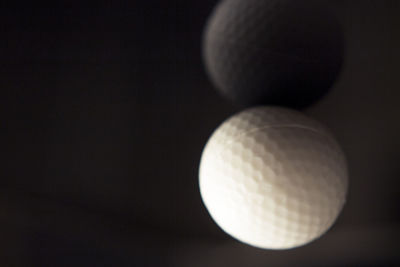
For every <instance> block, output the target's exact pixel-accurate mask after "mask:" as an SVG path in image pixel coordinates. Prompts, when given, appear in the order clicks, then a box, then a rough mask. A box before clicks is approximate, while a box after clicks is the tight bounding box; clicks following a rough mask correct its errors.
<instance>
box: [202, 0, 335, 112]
mask: <svg viewBox="0 0 400 267" xmlns="http://www.w3.org/2000/svg"><path fill="white" fill-rule="evenodd" d="M203 58H204V62H205V65H206V69H207V72H208V74H209V77H210V78H211V81H212V82H213V83H214V85H215V86H216V87H217V89H219V90H220V92H221V93H222V94H223V95H225V96H226V97H228V98H229V99H231V100H233V101H234V102H236V103H239V104H244V105H254V104H274V105H285V106H289V107H292V108H303V107H306V106H308V105H310V104H312V103H313V102H315V101H316V100H318V99H319V98H320V97H321V96H323V95H324V94H325V93H326V92H327V91H328V89H329V88H330V87H331V85H332V84H333V82H334V81H335V79H336V77H337V75H338V73H339V70H340V67H341V64H342V60H343V35H342V31H341V27H340V25H339V24H338V22H337V21H336V20H335V18H334V17H333V15H332V14H330V13H329V10H327V7H326V6H322V5H320V3H317V2H314V1H310V0H308V1H298V0H225V1H221V2H220V3H219V4H218V5H217V6H216V8H215V9H214V11H213V12H212V14H211V15H210V18H209V19H208V22H207V24H206V26H205V31H204V38H203Z"/></svg>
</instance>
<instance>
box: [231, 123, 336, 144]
mask: <svg viewBox="0 0 400 267" xmlns="http://www.w3.org/2000/svg"><path fill="white" fill-rule="evenodd" d="M269 128H275V129H276V128H300V129H304V130H308V131H311V132H314V133H317V134H319V135H322V136H325V137H327V138H329V139H330V140H332V139H334V138H332V136H330V135H328V134H325V133H324V132H321V131H318V130H316V129H313V128H310V127H306V126H302V125H298V124H277V125H268V126H262V127H258V128H253V129H251V130H248V131H246V132H243V133H240V134H239V135H237V136H235V137H234V138H233V140H229V141H228V142H226V143H225V144H230V143H232V142H233V141H234V140H237V139H239V138H240V137H242V136H244V135H246V134H249V133H254V132H258V131H260V130H264V129H269Z"/></svg>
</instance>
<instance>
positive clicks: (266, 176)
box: [199, 107, 348, 249]
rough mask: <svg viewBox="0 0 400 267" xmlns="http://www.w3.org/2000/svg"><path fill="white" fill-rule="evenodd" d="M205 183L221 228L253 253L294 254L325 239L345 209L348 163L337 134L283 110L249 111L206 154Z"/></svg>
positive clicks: (203, 186) (227, 126) (235, 118)
mask: <svg viewBox="0 0 400 267" xmlns="http://www.w3.org/2000/svg"><path fill="white" fill-rule="evenodd" d="M199 184H200V192H201V196H202V199H203V202H204V204H205V206H206V208H207V210H208V211H209V213H210V215H211V217H212V218H213V219H214V221H215V222H216V223H217V224H218V225H219V226H220V227H221V228H222V229H223V230H224V231H225V232H226V233H228V234H229V235H231V236H233V237H234V238H236V239H238V240H240V241H242V242H244V243H247V244H249V245H252V246H256V247H259V248H265V249H289V248H293V247H297V246H301V245H305V244H307V243H309V242H311V241H313V240H315V239H316V238H318V237H320V236H321V235H322V234H324V233H325V232H326V231H327V230H328V229H329V228H330V227H331V226H332V224H333V223H334V222H335V220H336V218H337V217H338V215H339V213H340V211H341V210H342V207H343V205H344V203H345V199H346V194H347V187H348V177H347V165H346V161H345V156H344V154H343V152H342V150H341V149H340V147H339V145H338V144H337V142H336V141H335V139H334V137H333V136H332V135H331V133H330V132H329V131H328V130H327V129H326V128H325V127H324V126H322V125H321V124H319V123H318V122H316V121H314V120H312V119H310V118H308V117H306V116H304V115H303V114H301V113H299V112H297V111H293V110H289V109H285V108H278V107H255V108H250V109H247V110H245V111H242V112H240V113H238V114H236V115H234V116H232V117H231V118H229V119H228V120H226V121H225V122H224V123H222V125H221V126H220V127H219V128H218V129H217V130H216V131H215V132H214V133H213V135H212V136H211V138H210V139H209V141H208V143H207V144H206V147H205V148H204V151H203V154H202V157H201V162H200V169H199Z"/></svg>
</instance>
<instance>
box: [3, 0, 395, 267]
mask: <svg viewBox="0 0 400 267" xmlns="http://www.w3.org/2000/svg"><path fill="white" fill-rule="evenodd" d="M128 3H129V4H125V5H118V4H111V3H108V4H98V5H97V6H90V7H89V6H84V5H77V4H70V3H65V4H59V3H58V4H54V5H53V6H46V7H39V6H38V5H37V4H31V5H28V4H26V5H21V6H20V7H18V8H3V9H1V10H0V12H1V13H0V20H1V25H2V30H1V34H2V40H3V41H2V42H1V43H0V70H1V72H0V88H1V90H0V101H1V102H0V107H1V109H0V122H1V132H2V139H1V140H2V143H1V144H2V146H1V152H2V156H3V157H2V158H3V164H2V167H1V177H2V178H1V187H0V190H1V194H0V222H1V225H2V227H1V231H0V236H1V243H0V244H1V250H0V265H2V266H82V265H83V266H110V265H114V266H251V267H252V266H265V265H273V266H279V265H287V266H298V265H299V264H300V265H302V264H303V265H315V266H319V265H328V266H329V265H331V266H337V265H355V264H358V265H367V266H368V265H378V264H380V265H385V264H395V263H399V255H398V241H397V240H398V239H399V238H400V231H399V219H400V218H399V214H400V212H399V204H400V193H399V189H398V188H400V187H399V179H398V178H399V175H400V172H399V167H398V151H399V149H400V141H399V140H400V139H399V138H398V136H400V123H399V114H400V106H399V105H398V102H399V101H398V99H399V97H400V93H399V92H400V90H399V87H400V80H399V79H400V78H399V77H400V76H399V73H398V72H399V70H398V67H397V65H398V62H400V52H399V49H398V48H399V47H400V37H399V31H398V29H399V28H400V18H399V16H398V14H399V12H400V5H399V2H398V1H330V2H329V3H330V5H329V6H331V8H332V11H334V12H335V13H336V14H337V16H338V18H339V20H340V21H341V23H342V24H343V27H344V30H345V35H346V40H347V42H346V53H347V54H346V61H345V65H344V68H343V71H342V73H341V75H340V77H339V80H338V81H337V83H336V84H335V87H334V88H333V89H332V90H331V92H330V93H329V94H328V95H327V96H326V97H325V98H324V99H323V100H322V101H320V102H318V103H317V104H316V105H315V106H313V107H312V108H310V109H309V110H307V111H306V113H307V114H309V115H311V116H313V117H315V118H316V119H318V120H320V121H321V122H323V123H324V124H326V125H327V126H328V127H330V128H331V129H332V131H333V133H334V134H335V135H336V136H337V138H338V140H339V141H340V143H341V144H342V146H343V148H344V150H345V152H346V154H347V156H348V160H349V166H350V179H351V180H350V194H349V199H348V203H347V205H346V207H345V209H344V211H343V214H342V215H341V216H340V218H339V220H338V222H337V224H336V225H335V226H334V227H333V228H332V230H331V231H330V232H329V233H328V234H327V235H325V236H324V237H323V238H321V239H320V240H317V241H316V242H314V243H312V244H310V245H309V246H305V247H302V248H299V249H295V250H289V251H279V252H276V251H263V250H258V249H254V248H251V247H248V246H246V245H242V244H240V243H237V242H236V241H234V240H232V239H230V238H229V237H228V236H226V235H224V234H223V233H222V231H221V230H220V229H218V227H217V226H216V225H215V224H214V223H213V222H212V220H211V218H210V217H209V216H208V214H207V212H206V210H205V208H204V207H203V205H202V203H201V199H200V195H199V190H198V185H197V170H198V161H199V159H200V154H201V150H202V148H203V145H204V144H205V142H206V140H207V138H208V136H209V135H210V134H211V132H212V131H213V129H214V128H215V127H217V126H218V124H219V123H220V122H221V121H222V120H224V119H225V118H227V117H228V116H230V115H231V114H232V113H233V112H236V111H238V109H235V108H234V107H233V106H231V105H230V104H229V103H228V102H225V101H224V100H223V99H222V98H221V97H220V96H219V95H218V93H217V92H216V91H215V90H214V89H213V87H212V85H211V84H210V82H209V81H208V79H207V77H206V75H205V73H204V69H203V65H202V60H201V34H202V31H203V25H204V23H205V20H206V18H207V16H208V14H209V12H210V11H211V9H212V7H213V5H214V4H215V1H140V2H139V1H130V2H128Z"/></svg>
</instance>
